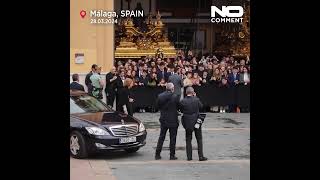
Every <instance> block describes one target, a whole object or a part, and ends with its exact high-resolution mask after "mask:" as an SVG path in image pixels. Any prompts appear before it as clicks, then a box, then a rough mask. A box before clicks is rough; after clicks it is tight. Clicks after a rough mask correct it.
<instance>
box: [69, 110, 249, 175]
mask: <svg viewBox="0 0 320 180" xmlns="http://www.w3.org/2000/svg"><path fill="white" fill-rule="evenodd" d="M134 116H135V117H137V118H138V119H140V120H142V121H143V122H144V124H145V126H146V128H147V132H148V135H147V144H146V146H144V147H142V148H141V149H140V150H139V151H138V152H137V153H133V154H128V153H126V152H124V151H117V152H110V153H106V154H98V155H96V156H94V157H90V158H89V159H86V160H76V159H73V158H70V161H71V162H70V170H71V180H86V179H88V180H99V179H111V180H115V179H117V180H135V179H137V180H138V179H139V180H140V179H143V180H144V179H158V180H160V179H165V180H170V179H175V180H180V179H181V180H182V179H183V180H189V179H190V180H193V179H208V180H209V179H210V180H212V179H214V180H224V179H226V180H228V179H237V180H249V179H250V114H249V113H224V114H221V113H207V118H206V120H205V123H204V125H203V132H202V133H203V143H204V155H205V156H206V157H208V158H209V160H208V161H205V162H200V161H198V155H197V150H196V149H197V146H196V140H195V137H194V135H193V140H192V143H193V149H194V150H193V160H192V161H186V152H185V132H184V129H183V127H182V126H180V127H179V129H178V136H177V145H176V156H177V157H178V160H176V161H170V160H169V147H168V146H169V134H167V138H166V141H165V142H164V148H163V151H162V153H161V156H162V160H157V161H156V160H154V152H155V146H156V143H157V139H158V136H159V133H160V131H159V121H158V119H159V113H154V114H153V113H135V114H134Z"/></svg>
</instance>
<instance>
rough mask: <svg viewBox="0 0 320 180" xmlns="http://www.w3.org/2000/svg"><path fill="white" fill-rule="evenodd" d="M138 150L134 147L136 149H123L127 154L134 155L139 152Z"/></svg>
mask: <svg viewBox="0 0 320 180" xmlns="http://www.w3.org/2000/svg"><path fill="white" fill-rule="evenodd" d="M139 149H140V148H139V147H136V148H128V149H125V151H127V153H135V152H137V151H138V150H139Z"/></svg>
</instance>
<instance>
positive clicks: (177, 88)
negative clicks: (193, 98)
mask: <svg viewBox="0 0 320 180" xmlns="http://www.w3.org/2000/svg"><path fill="white" fill-rule="evenodd" d="M168 81H169V82H171V83H173V85H174V93H175V94H176V95H177V96H178V97H179V99H180V97H181V88H182V87H183V82H182V79H181V76H179V75H178V68H174V72H173V74H172V75H171V76H169V80H168Z"/></svg>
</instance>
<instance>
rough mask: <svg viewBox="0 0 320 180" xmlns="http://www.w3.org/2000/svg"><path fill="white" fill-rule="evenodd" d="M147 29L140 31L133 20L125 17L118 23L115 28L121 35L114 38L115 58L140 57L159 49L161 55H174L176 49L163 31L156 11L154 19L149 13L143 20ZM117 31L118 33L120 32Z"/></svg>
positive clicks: (152, 53) (159, 16)
mask: <svg viewBox="0 0 320 180" xmlns="http://www.w3.org/2000/svg"><path fill="white" fill-rule="evenodd" d="M145 24H146V26H147V31H146V32H143V31H140V29H139V28H137V27H135V26H134V23H133V20H132V19H131V18H127V19H125V20H124V21H121V23H119V25H118V27H117V29H118V30H119V32H120V33H121V35H122V37H118V38H116V50H115V58H141V56H148V55H151V56H153V55H155V54H157V53H158V51H159V50H161V52H162V56H163V57H169V58H170V57H174V56H175V55H176V49H175V48H174V46H173V44H172V43H171V42H170V41H169V40H168V37H167V34H166V33H165V32H164V24H163V22H162V21H161V15H160V13H159V11H158V13H157V15H156V19H155V20H153V19H152V15H151V14H149V16H148V18H147V20H146V21H145ZM120 33H119V34H120Z"/></svg>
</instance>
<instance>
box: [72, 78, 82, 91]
mask: <svg viewBox="0 0 320 180" xmlns="http://www.w3.org/2000/svg"><path fill="white" fill-rule="evenodd" d="M72 81H73V82H72V83H71V84H70V89H71V90H79V91H84V87H83V86H82V85H81V84H79V75H78V74H72Z"/></svg>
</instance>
